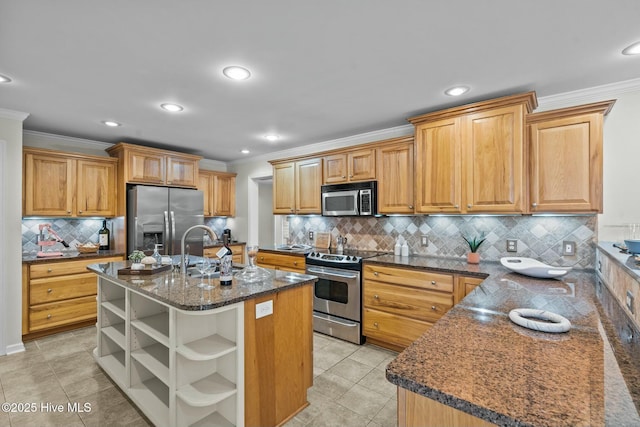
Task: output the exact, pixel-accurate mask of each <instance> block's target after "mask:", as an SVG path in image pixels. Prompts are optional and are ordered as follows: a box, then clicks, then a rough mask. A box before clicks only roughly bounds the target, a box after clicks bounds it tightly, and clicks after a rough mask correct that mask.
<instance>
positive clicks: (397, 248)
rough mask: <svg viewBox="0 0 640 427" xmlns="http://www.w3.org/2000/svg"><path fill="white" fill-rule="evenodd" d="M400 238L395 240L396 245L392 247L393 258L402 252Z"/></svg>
mask: <svg viewBox="0 0 640 427" xmlns="http://www.w3.org/2000/svg"><path fill="white" fill-rule="evenodd" d="M400 239H401V238H400V237H398V238H397V239H396V245H395V246H394V247H393V254H394V255H395V256H400V253H401V251H402V245H401V244H400Z"/></svg>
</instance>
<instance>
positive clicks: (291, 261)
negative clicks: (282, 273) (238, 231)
mask: <svg viewBox="0 0 640 427" xmlns="http://www.w3.org/2000/svg"><path fill="white" fill-rule="evenodd" d="M257 262H258V264H260V265H268V266H276V267H282V269H283V270H288V271H294V270H297V271H303V272H304V269H305V264H306V263H305V259H304V257H303V256H295V255H281V254H272V253H269V252H258V257H257ZM267 268H269V267H267Z"/></svg>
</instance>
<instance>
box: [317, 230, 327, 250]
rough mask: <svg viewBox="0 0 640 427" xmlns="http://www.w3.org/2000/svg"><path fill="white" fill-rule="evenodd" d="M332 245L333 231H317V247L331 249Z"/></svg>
mask: <svg viewBox="0 0 640 427" xmlns="http://www.w3.org/2000/svg"><path fill="white" fill-rule="evenodd" d="M329 246H331V233H316V248H318V249H329Z"/></svg>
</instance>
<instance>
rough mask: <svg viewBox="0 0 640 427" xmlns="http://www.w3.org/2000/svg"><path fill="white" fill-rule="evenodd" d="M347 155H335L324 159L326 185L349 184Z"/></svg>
mask: <svg viewBox="0 0 640 427" xmlns="http://www.w3.org/2000/svg"><path fill="white" fill-rule="evenodd" d="M347 173H348V171H347V155H346V153H340V154H333V155H331V156H326V157H325V158H324V183H325V184H340V183H343V182H347V180H348V178H347Z"/></svg>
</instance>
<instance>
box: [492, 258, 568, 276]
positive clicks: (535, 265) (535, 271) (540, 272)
mask: <svg viewBox="0 0 640 427" xmlns="http://www.w3.org/2000/svg"><path fill="white" fill-rule="evenodd" d="M500 263H501V264H502V265H504V266H505V267H507V268H508V269H509V270H511V271H513V272H516V273H520V274H524V275H525V276H529V277H537V278H539V279H552V278H558V277H562V276H564V275H565V274H567V273H568V272H569V271H571V267H553V266H551V265H547V264H544V263H542V262H540V261H538V260H535V259H533V258H525V257H504V258H500Z"/></svg>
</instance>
